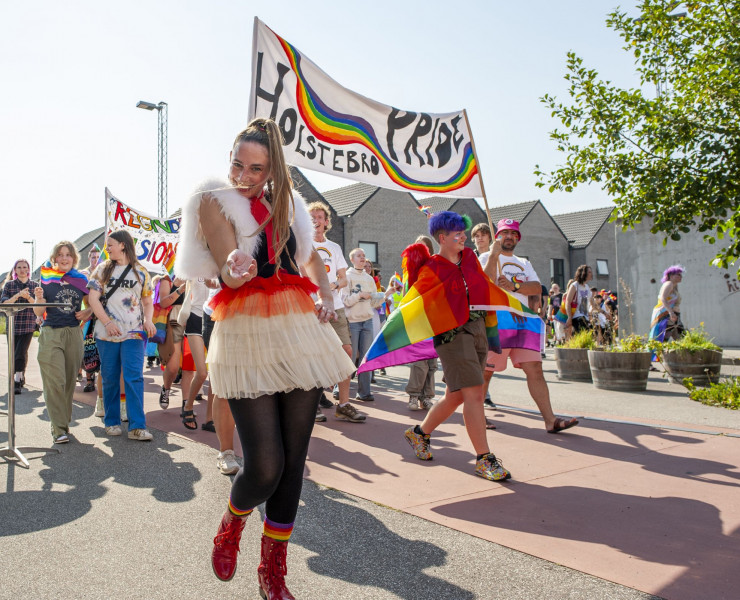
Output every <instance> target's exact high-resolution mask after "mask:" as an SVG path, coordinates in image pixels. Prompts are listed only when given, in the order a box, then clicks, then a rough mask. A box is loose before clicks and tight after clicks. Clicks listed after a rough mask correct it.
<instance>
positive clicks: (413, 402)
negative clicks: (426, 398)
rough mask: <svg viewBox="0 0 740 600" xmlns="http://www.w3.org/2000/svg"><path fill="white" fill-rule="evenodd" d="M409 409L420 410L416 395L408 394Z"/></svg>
mask: <svg viewBox="0 0 740 600" xmlns="http://www.w3.org/2000/svg"><path fill="white" fill-rule="evenodd" d="M409 410H421V406H420V400H419V397H418V396H409Z"/></svg>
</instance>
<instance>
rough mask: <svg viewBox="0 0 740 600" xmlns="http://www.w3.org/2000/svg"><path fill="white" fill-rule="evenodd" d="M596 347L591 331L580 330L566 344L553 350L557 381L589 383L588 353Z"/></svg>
mask: <svg viewBox="0 0 740 600" xmlns="http://www.w3.org/2000/svg"><path fill="white" fill-rule="evenodd" d="M595 347H596V340H595V339H594V334H593V331H591V330H590V329H582V330H581V331H579V332H578V333H576V334H575V335H573V336H572V337H571V338H570V339H569V340H568V341H567V342H565V343H564V344H563V345H561V346H557V347H556V348H555V362H556V364H557V366H558V379H562V380H564V381H591V368H590V367H589V364H588V351H589V350H593V349H594V348H595Z"/></svg>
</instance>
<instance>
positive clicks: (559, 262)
mask: <svg viewBox="0 0 740 600" xmlns="http://www.w3.org/2000/svg"><path fill="white" fill-rule="evenodd" d="M550 281H552V283H557V284H558V286H559V287H560V289H561V290H565V260H563V259H562V258H551V259H550Z"/></svg>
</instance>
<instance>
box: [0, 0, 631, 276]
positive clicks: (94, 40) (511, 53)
mask: <svg viewBox="0 0 740 600" xmlns="http://www.w3.org/2000/svg"><path fill="white" fill-rule="evenodd" d="M615 6H617V4H616V1H614V2H612V1H611V0H606V1H603V0H561V1H560V2H551V1H550V2H545V1H543V0H530V1H529V2H524V3H521V2H500V1H494V0H468V1H467V2H452V1H441V0H424V1H421V0H404V1H403V2H398V0H393V1H391V0H375V1H374V2H353V1H350V0H345V1H335V2H330V1H321V0H314V1H313V2H307V1H305V0H280V2H260V3H257V2H247V1H243V0H210V1H209V2H202V1H197V0H156V1H154V0H147V1H144V0H126V1H125V2H117V3H111V2H99V1H92V0H66V1H65V2H59V1H52V0H36V1H35V2H10V1H4V2H0V86H1V87H0V89H2V93H1V94H0V194H1V198H2V211H3V216H2V229H1V231H2V238H1V240H2V241H0V272H2V271H5V270H7V269H9V268H10V267H11V266H12V263H13V261H14V260H15V259H16V258H18V257H21V256H23V257H28V258H30V248H29V246H28V245H24V244H23V241H24V240H31V239H35V240H36V241H37V252H36V266H38V264H39V263H40V262H42V259H43V258H45V257H46V256H48V253H49V251H50V250H51V247H52V246H53V244H54V243H56V242H57V241H60V240H62V239H70V240H74V239H76V238H77V237H79V236H80V235H82V234H83V233H85V232H87V231H90V230H92V229H94V228H96V227H101V226H103V225H104V189H105V187H106V186H107V187H108V188H109V189H110V190H111V191H112V192H113V194H115V195H116V196H117V197H118V198H120V199H121V200H122V201H124V202H126V203H128V204H130V205H132V206H133V207H135V208H137V209H139V210H141V211H143V212H149V213H153V214H156V209H157V115H156V112H147V111H143V110H140V109H137V108H136V103H137V102H138V101H139V100H146V101H149V102H154V103H156V102H159V101H165V102H167V103H168V105H169V210H170V212H172V211H174V210H175V209H177V208H179V207H180V206H181V204H182V201H183V200H184V198H186V196H187V194H188V192H189V191H190V190H191V189H192V188H193V186H194V185H195V184H196V183H197V181H198V180H200V179H202V178H205V177H207V176H211V175H214V174H215V175H225V172H226V168H227V161H228V152H229V150H230V144H231V142H232V141H233V138H234V135H235V134H236V133H237V132H238V131H239V130H240V129H242V128H243V126H244V125H245V124H246V120H247V104H248V99H249V88H250V77H251V49H252V41H251V37H252V25H253V19H254V17H255V16H258V17H259V18H260V19H261V20H262V21H264V22H265V23H266V24H267V25H269V26H270V27H271V28H272V29H274V30H275V31H276V32H277V33H278V34H279V35H281V36H282V37H284V38H285V39H287V40H288V41H289V42H291V43H292V44H293V45H295V46H296V47H297V48H298V49H299V50H300V51H301V52H302V53H303V54H305V55H306V56H307V57H308V58H310V59H311V60H313V61H314V62H315V63H316V64H317V65H318V66H319V67H321V68H322V69H323V70H324V71H326V72H327V73H328V74H329V75H330V76H331V77H333V78H334V79H335V80H337V81H338V82H339V83H340V84H342V85H344V86H346V87H348V88H350V89H352V90H354V91H356V92H358V93H361V94H364V95H366V96H369V97H371V98H373V99H375V100H378V101H380V102H383V103H386V104H392V105H393V106H397V107H399V108H401V109H408V110H415V111H428V112H449V111H453V110H459V109H461V108H466V109H467V110H468V115H469V118H470V123H471V127H472V130H473V135H474V137H475V142H476V146H477V150H478V158H479V163H480V167H481V172H482V174H483V179H484V183H485V187H486V192H487V194H488V201H489V204H490V205H491V206H498V205H503V204H511V203H515V202H524V201H528V200H532V199H536V198H539V199H541V200H542V201H543V202H544V204H545V206H547V208H548V210H550V212H551V213H553V214H558V213H563V212H571V211H575V210H584V209H588V208H595V207H598V206H607V205H608V204H609V203H610V200H609V198H608V197H607V196H606V195H605V194H604V193H603V192H602V191H601V190H599V189H598V188H596V187H591V188H586V189H583V190H578V192H577V193H573V194H549V193H548V192H547V190H546V189H539V188H536V187H535V185H534V183H535V177H534V175H533V174H532V172H533V170H534V166H535V164H540V165H541V166H542V167H554V166H556V165H557V164H558V163H559V162H560V161H561V160H562V159H561V157H560V156H559V155H558V153H557V151H556V150H555V147H554V145H553V143H552V142H551V141H550V140H549V138H548V133H549V131H551V130H552V129H553V128H554V127H555V122H554V121H553V120H552V119H551V117H550V115H549V113H548V111H547V109H546V108H545V107H544V105H542V104H541V103H540V102H539V100H538V99H539V97H541V96H542V95H543V94H544V93H552V94H555V95H558V96H560V97H563V98H564V97H565V91H566V89H567V88H566V82H565V81H564V80H563V75H564V74H565V61H566V52H567V51H569V50H574V51H575V52H576V53H577V54H578V55H579V56H581V57H583V58H584V60H585V62H586V64H587V65H588V66H591V67H594V68H596V69H597V70H598V71H599V73H600V74H601V75H602V76H603V77H605V78H608V79H610V80H611V81H613V82H615V83H617V84H619V85H623V86H634V85H636V83H637V80H636V77H635V75H634V71H633V65H632V60H631V58H630V56H628V55H627V54H626V53H625V52H623V51H622V50H621V47H622V43H621V40H620V38H619V37H618V36H617V34H616V33H615V32H613V31H612V30H610V29H607V27H606V25H605V19H606V15H607V13H609V12H610V11H611V10H612V9H613V8H614V7H615ZM626 6H629V7H630V10H632V11H633V12H634V9H633V8H632V7H633V6H634V2H628V3H627V4H626ZM255 11H258V12H255ZM305 174H306V176H307V177H308V178H309V179H310V180H311V181H312V182H313V184H314V185H315V186H316V187H317V188H318V189H319V190H320V191H326V190H329V189H333V188H337V187H341V186H343V185H348V184H350V183H352V182H351V181H350V180H346V179H338V178H335V177H332V176H329V175H322V174H318V173H315V172H311V171H306V172H305Z"/></svg>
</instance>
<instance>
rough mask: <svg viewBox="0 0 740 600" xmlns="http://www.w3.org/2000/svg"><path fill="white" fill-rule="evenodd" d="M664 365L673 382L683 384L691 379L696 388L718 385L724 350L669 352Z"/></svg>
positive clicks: (665, 355) (664, 355) (665, 354)
mask: <svg viewBox="0 0 740 600" xmlns="http://www.w3.org/2000/svg"><path fill="white" fill-rule="evenodd" d="M663 364H664V365H665V368H666V371H668V375H669V377H670V378H671V380H672V381H674V382H675V383H682V382H683V380H684V378H685V377H691V378H693V380H694V385H696V386H708V385H709V384H710V383H712V382H714V383H717V380H718V379H719V372H720V369H722V350H699V351H697V352H693V353H692V352H689V351H687V350H669V351H666V352H664V353H663Z"/></svg>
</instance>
